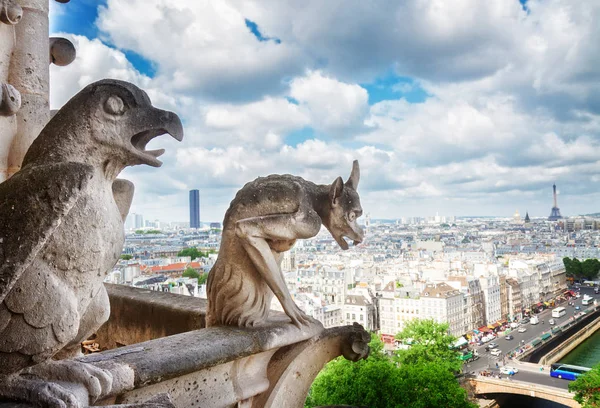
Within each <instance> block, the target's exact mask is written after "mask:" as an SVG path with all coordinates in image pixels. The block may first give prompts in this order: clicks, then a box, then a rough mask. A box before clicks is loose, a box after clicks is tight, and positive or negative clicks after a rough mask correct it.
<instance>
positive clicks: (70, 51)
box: [50, 37, 77, 67]
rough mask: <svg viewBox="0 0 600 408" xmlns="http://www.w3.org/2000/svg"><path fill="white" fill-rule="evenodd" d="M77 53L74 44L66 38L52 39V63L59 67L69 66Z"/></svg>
mask: <svg viewBox="0 0 600 408" xmlns="http://www.w3.org/2000/svg"><path fill="white" fill-rule="evenodd" d="M76 56H77V53H76V51H75V46H74V45H73V43H72V42H71V41H69V40H67V39H66V38H62V37H50V63H51V64H55V65H58V66H61V67H63V66H65V65H69V64H70V63H71V62H73V61H74V60H75V57H76Z"/></svg>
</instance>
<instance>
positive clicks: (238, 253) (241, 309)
mask: <svg viewBox="0 0 600 408" xmlns="http://www.w3.org/2000/svg"><path fill="white" fill-rule="evenodd" d="M359 178H360V171H359V167H358V161H354V163H353V166H352V173H351V174H350V178H349V179H348V181H346V183H344V182H343V181H342V178H341V177H338V178H337V179H336V180H335V181H334V182H333V184H331V185H317V184H315V183H312V182H310V181H307V180H304V179H302V178H300V177H295V176H291V175H289V174H286V175H271V176H268V177H260V178H258V179H256V180H254V181H251V182H250V183H248V184H246V185H245V186H244V187H242V189H241V190H240V191H239V192H238V193H237V195H236V196H235V198H234V199H233V201H232V202H231V204H230V206H229V209H228V210H227V212H226V213H225V219H224V221H223V236H222V239H221V248H220V250H219V256H218V258H217V261H216V263H215V265H214V266H213V268H212V269H211V271H210V273H209V275H208V283H207V293H208V307H207V312H206V326H207V327H208V326H215V325H227V326H239V327H249V326H256V325H260V324H262V323H264V322H266V320H267V319H268V315H269V309H270V306H271V299H272V298H273V294H275V296H277V299H278V300H279V302H281V305H282V306H283V310H284V311H285V313H286V314H287V315H288V316H289V318H290V319H291V320H292V323H294V324H295V325H296V326H298V327H299V328H301V327H302V326H303V325H308V324H311V323H315V321H314V320H313V319H312V318H310V317H308V316H306V315H305V314H304V313H303V312H302V311H301V310H300V309H299V308H298V306H297V305H296V304H295V303H294V300H293V299H292V297H291V295H290V292H289V291H288V289H287V287H286V285H285V281H284V278H283V273H282V272H281V268H280V264H281V260H282V259H283V252H285V251H288V250H289V249H291V247H292V246H293V245H294V243H295V242H296V240H297V239H306V238H311V237H314V236H315V235H317V234H318V233H319V230H320V229H321V225H324V226H325V227H326V228H327V229H328V230H329V232H330V233H331V235H332V236H333V238H334V239H335V240H336V241H337V243H338V245H339V246H340V247H341V248H342V249H344V250H346V249H348V243H347V242H346V240H345V239H344V237H346V238H349V239H351V240H353V241H354V243H355V244H356V243H359V242H361V241H362V240H363V231H362V229H361V228H360V226H359V225H358V224H357V222H356V219H357V218H358V217H360V216H361V214H362V208H361V205H360V199H359V196H358V193H357V192H356V188H357V187H358V181H359ZM317 324H319V323H318V322H317Z"/></svg>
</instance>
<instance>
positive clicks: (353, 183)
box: [346, 160, 360, 191]
mask: <svg viewBox="0 0 600 408" xmlns="http://www.w3.org/2000/svg"><path fill="white" fill-rule="evenodd" d="M359 180H360V168H359V167H358V160H354V162H352V172H351V173H350V177H348V181H346V185H347V186H348V187H350V188H351V189H352V190H354V191H356V189H357V188H358V181H359Z"/></svg>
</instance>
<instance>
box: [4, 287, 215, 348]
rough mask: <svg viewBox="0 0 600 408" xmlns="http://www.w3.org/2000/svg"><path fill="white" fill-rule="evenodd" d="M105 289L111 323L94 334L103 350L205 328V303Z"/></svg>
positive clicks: (170, 295) (169, 295) (128, 289)
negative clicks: (108, 301) (108, 300)
mask: <svg viewBox="0 0 600 408" xmlns="http://www.w3.org/2000/svg"><path fill="white" fill-rule="evenodd" d="M104 286H105V287H106V290H107V292H108V296H109V299H110V319H109V320H108V321H107V322H106V324H104V325H103V326H102V327H101V328H100V329H99V330H98V331H97V332H96V333H97V338H96V341H97V342H98V343H99V344H100V346H101V347H102V348H103V349H104V348H108V349H113V348H116V347H118V346H124V345H125V346H127V345H130V344H135V343H141V342H143V341H148V340H154V339H158V338H161V337H166V336H171V335H173V334H179V333H185V332H188V331H193V330H199V329H202V328H204V327H205V323H204V316H205V314H206V300H205V299H199V298H195V297H191V296H183V295H175V294H173V293H164V292H156V291H151V290H145V289H140V288H134V287H130V286H124V285H113V284H109V283H105V284H104ZM0 313H1V312H0Z"/></svg>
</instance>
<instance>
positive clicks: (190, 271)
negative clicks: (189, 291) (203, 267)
mask: <svg viewBox="0 0 600 408" xmlns="http://www.w3.org/2000/svg"><path fill="white" fill-rule="evenodd" d="M182 276H183V277H184V278H196V279H198V280H200V274H199V273H198V272H197V271H196V270H195V269H194V268H190V267H189V266H188V267H187V268H185V271H183V275H182Z"/></svg>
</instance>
